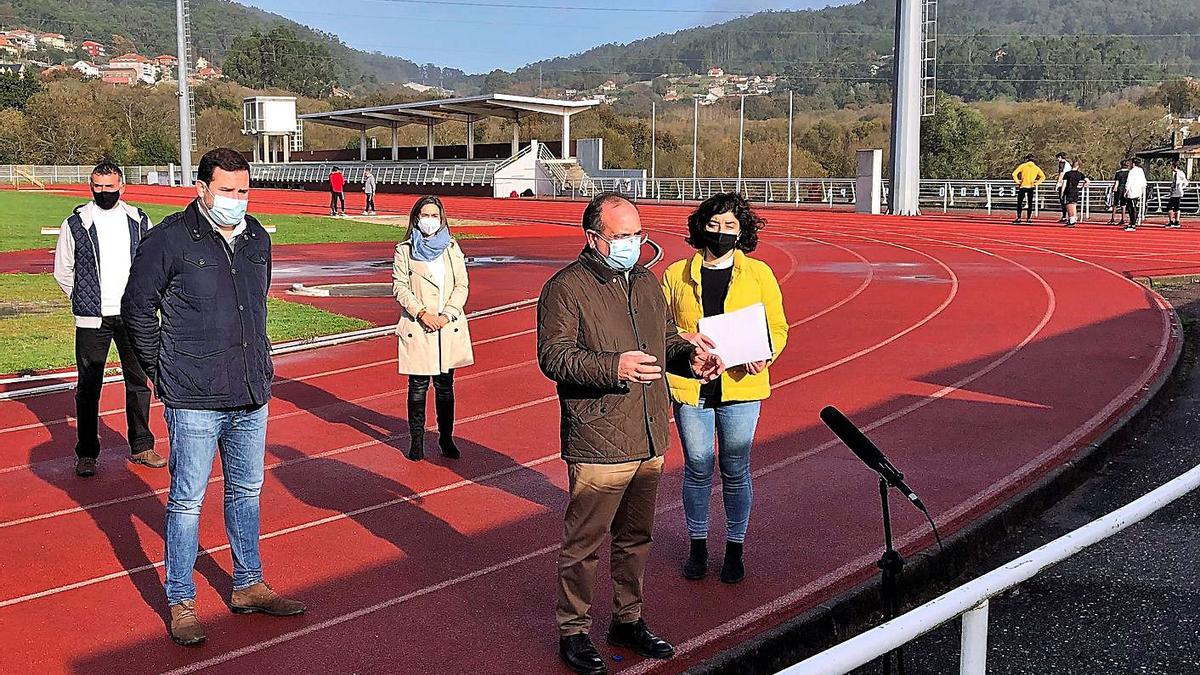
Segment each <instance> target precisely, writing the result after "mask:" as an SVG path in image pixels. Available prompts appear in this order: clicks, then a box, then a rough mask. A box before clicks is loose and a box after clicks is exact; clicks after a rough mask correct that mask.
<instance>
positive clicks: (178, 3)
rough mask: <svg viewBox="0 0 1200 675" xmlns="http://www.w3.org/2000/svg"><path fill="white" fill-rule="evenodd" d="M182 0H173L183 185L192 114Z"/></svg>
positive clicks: (188, 178)
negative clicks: (177, 59) (177, 53)
mask: <svg viewBox="0 0 1200 675" xmlns="http://www.w3.org/2000/svg"><path fill="white" fill-rule="evenodd" d="M183 4H184V0H175V31H176V47H177V48H178V50H179V90H178V94H179V164H180V168H181V180H180V184H181V185H183V186H185V187H191V185H192V116H191V110H189V103H190V98H189V95H188V45H187V25H186V22H187V15H186V13H185V12H184V8H183Z"/></svg>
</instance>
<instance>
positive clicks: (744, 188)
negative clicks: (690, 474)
mask: <svg viewBox="0 0 1200 675" xmlns="http://www.w3.org/2000/svg"><path fill="white" fill-rule="evenodd" d="M542 147H545V146H542ZM541 160H542V161H543V162H544V165H545V166H546V168H547V171H548V172H549V173H550V174H551V176H552V181H551V185H550V186H549V190H548V192H550V193H551V194H550V196H552V197H555V198H567V199H576V198H587V197H591V196H592V195H594V194H595V193H597V192H600V191H605V190H611V191H616V192H621V193H623V194H627V195H629V196H631V197H634V198H636V199H647V200H658V201H679V202H689V201H692V202H697V201H703V200H705V199H707V198H709V197H711V196H712V195H714V194H717V193H719V192H737V191H740V192H742V194H744V195H746V197H748V198H749V199H750V200H751V201H753V202H755V203H760V204H763V205H770V204H792V205H795V206H822V207H826V208H834V207H838V206H841V207H846V206H853V205H854V202H855V180H854V179H853V178H795V179H791V180H788V179H786V178H742V179H740V180H739V179H737V178H733V177H726V178H720V177H712V178H695V179H692V178H646V179H635V178H593V177H586V178H572V177H571V176H570V175H568V172H567V171H566V170H565V168H564V167H563V166H561V165H558V164H556V163H557V162H561V160H555V159H554V157H553V155H548V156H547V157H542V158H541ZM509 161H512V160H511V159H510V160H507V161H503V162H497V161H492V160H473V161H466V160H450V159H447V160H432V161H428V162H426V161H412V162H337V163H333V162H293V163H290V164H253V165H252V166H251V174H250V175H251V178H252V179H253V180H255V181H257V182H264V183H276V184H288V183H295V184H297V185H299V184H306V183H307V184H313V183H324V182H325V181H327V180H328V179H329V172H330V170H331V169H332V168H333V167H334V166H335V165H336V166H338V167H340V168H341V169H342V173H343V174H344V175H345V177H346V181H347V182H349V183H361V182H362V180H363V170H364V169H365V168H366V166H368V165H370V166H371V167H372V169H373V170H374V172H375V179H376V181H377V182H378V183H379V184H381V185H463V186H488V185H491V184H492V182H493V178H494V177H495V174H496V170H497V169H498V168H500V167H501V166H504V165H505V164H507V163H508V162H509ZM122 169H123V170H124V171H125V182H127V183H130V184H135V185H136V184H146V183H149V182H155V183H159V184H162V183H166V182H167V180H168V178H169V177H170V176H172V175H177V172H178V169H179V168H178V167H171V166H126V167H122ZM91 170H92V167H90V166H36V165H15V166H14V165H11V164H6V165H0V185H19V184H22V183H31V182H33V181H37V182H40V183H43V184H47V185H54V184H59V185H61V184H82V183H86V182H87V180H88V176H89V174H90V173H91ZM151 179H154V180H153V181H151ZM1112 189H1113V183H1112V182H1111V181H1094V182H1092V183H1091V184H1090V185H1089V186H1088V187H1086V188H1083V192H1082V195H1081V196H1082V201H1081V203H1080V205H1079V210H1080V214H1079V215H1080V219H1081V220H1089V219H1091V218H1094V217H1096V216H1102V215H1104V214H1107V213H1109V212H1110V207H1109V206H1108V205H1107V197H1108V194H1109V193H1110V191H1111V190H1112ZM887 195H888V181H887V180H884V181H883V196H884V203H885V204H886V202H887ZM1146 195H1147V197H1146V199H1145V200H1144V201H1145V208H1146V211H1147V213H1149V214H1162V213H1165V212H1166V207H1167V200H1168V199H1169V198H1170V196H1171V184H1170V183H1168V182H1152V183H1150V184H1149V185H1148V187H1147V192H1146ZM920 205H921V207H922V208H923V209H924V210H925V212H927V213H929V212H937V211H940V212H942V213H947V212H949V211H951V210H973V211H985V212H987V213H989V214H991V213H995V212H997V211H1000V212H1011V213H1015V212H1016V206H1017V189H1016V186H1015V185H1014V184H1013V182H1012V180H1010V179H1007V178H1003V179H996V180H923V181H921V190H920ZM1059 208H1060V207H1059V200H1058V194H1057V192H1055V190H1054V186H1053V185H1051V184H1043V185H1042V186H1040V187H1039V188H1038V189H1037V190H1036V192H1035V198H1034V209H1035V211H1036V212H1041V211H1051V212H1054V211H1057V210H1058V209H1059ZM1181 210H1182V211H1183V213H1185V214H1192V215H1196V216H1200V182H1196V183H1193V184H1192V185H1190V186H1188V188H1187V189H1186V190H1184V196H1183V200H1182V205H1181Z"/></svg>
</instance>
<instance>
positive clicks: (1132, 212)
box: [1125, 198, 1142, 227]
mask: <svg viewBox="0 0 1200 675" xmlns="http://www.w3.org/2000/svg"><path fill="white" fill-rule="evenodd" d="M1125 208H1127V209H1129V224H1130V225H1132V226H1134V227H1137V226H1138V224H1139V223H1141V220H1142V200H1141V198H1138V199H1133V198H1126V199H1125Z"/></svg>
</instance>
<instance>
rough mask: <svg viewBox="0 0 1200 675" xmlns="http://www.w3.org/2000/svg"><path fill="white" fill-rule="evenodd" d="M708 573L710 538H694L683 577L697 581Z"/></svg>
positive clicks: (684, 565)
mask: <svg viewBox="0 0 1200 675" xmlns="http://www.w3.org/2000/svg"><path fill="white" fill-rule="evenodd" d="M707 574H708V540H707V539H693V540H692V549H691V551H690V552H689V553H688V559H687V562H685V563H683V578H684V579H691V580H692V581H696V580H697V579H703V578H704V577H705V575H707Z"/></svg>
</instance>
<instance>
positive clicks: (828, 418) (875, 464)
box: [821, 405, 883, 471]
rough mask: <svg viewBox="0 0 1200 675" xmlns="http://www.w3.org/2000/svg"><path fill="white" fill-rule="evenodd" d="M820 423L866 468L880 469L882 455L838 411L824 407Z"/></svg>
mask: <svg viewBox="0 0 1200 675" xmlns="http://www.w3.org/2000/svg"><path fill="white" fill-rule="evenodd" d="M821 421H822V422H824V423H825V426H827V427H829V430H830V431H832V432H833V433H834V434H835V435H836V436H837V437H838V438H840V439H842V442H843V443H845V444H846V447H848V448H850V450H851V452H853V453H854V454H856V455H858V458H859V459H861V460H862V461H863V462H865V463H866V464H867V466H869V467H871V468H872V469H875V470H876V471H878V470H879V469H880V467H881V465H882V461H881V460H882V458H883V453H882V452H881V451H880V450H879V448H877V447H875V444H874V443H872V442H871V439H869V438H867V437H866V435H864V434H863V432H861V431H859V430H858V427H856V426H854V423H853V422H851V421H850V420H849V419H848V418H847V417H846V416H845V415H843V414H842V413H841V411H840V410H838V409H837V408H835V407H833V406H831V405H830V406H825V407H824V408H823V409H822V410H821Z"/></svg>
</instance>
